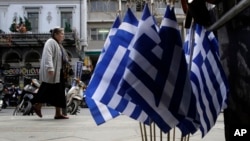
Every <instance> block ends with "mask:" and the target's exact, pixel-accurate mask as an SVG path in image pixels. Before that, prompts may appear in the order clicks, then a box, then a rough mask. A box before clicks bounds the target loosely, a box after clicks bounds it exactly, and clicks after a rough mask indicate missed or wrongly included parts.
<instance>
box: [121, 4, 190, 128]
mask: <svg viewBox="0 0 250 141" xmlns="http://www.w3.org/2000/svg"><path fill="white" fill-rule="evenodd" d="M166 12H167V14H166V15H169V12H173V11H170V7H168V8H167V11H166ZM173 14H174V13H173ZM170 15H172V14H170ZM172 16H173V15H172ZM156 27H157V26H156V23H155V20H154V17H153V16H152V15H151V14H150V11H149V8H148V7H147V5H146V6H145V8H144V11H143V15H142V18H141V20H140V22H139V27H138V32H137V34H136V35H135V38H134V40H133V41H134V42H133V43H132V47H131V48H130V50H131V52H130V54H129V58H130V59H129V62H128V64H127V68H126V70H125V74H124V77H123V81H122V83H121V89H120V90H119V92H118V93H119V94H120V95H122V96H124V95H129V96H130V97H131V98H132V101H135V103H137V104H138V105H140V106H141V107H142V108H143V110H144V111H145V112H146V113H147V114H148V115H149V117H150V118H151V120H152V121H153V122H155V123H156V124H157V126H158V127H159V128H160V129H161V130H162V131H164V132H168V131H169V130H170V129H172V128H173V127H175V126H176V125H178V124H179V123H180V121H181V119H183V120H184V119H185V116H186V115H187V113H188V111H187V110H188V109H189V107H190V105H193V103H191V99H192V98H191V94H192V90H191V84H190V81H189V75H188V73H187V63H186V60H185V56H184V52H183V49H182V41H181V36H180V33H179V29H178V24H177V23H176V19H169V17H165V18H164V19H163V22H162V26H161V28H160V31H159V33H158V32H157V28H156ZM192 100H194V99H192ZM193 108H194V107H193Z"/></svg>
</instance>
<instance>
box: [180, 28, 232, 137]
mask: <svg viewBox="0 0 250 141" xmlns="http://www.w3.org/2000/svg"><path fill="white" fill-rule="evenodd" d="M184 49H185V55H186V59H187V62H188V63H189V66H190V79H191V83H192V89H193V92H194V95H195V97H196V99H197V104H196V106H197V110H198V114H199V120H200V124H201V126H200V130H201V132H202V136H203V137H204V136H205V135H206V134H207V133H208V131H209V130H210V129H211V128H212V127H213V126H214V124H215V122H216V120H217V117H218V115H219V113H220V112H221V110H222V109H224V108H226V107H227V96H228V90H229V87H228V82H227V79H226V75H225V73H224V71H223V68H222V65H221V64H220V58H219V47H218V42H217V39H216V38H215V36H214V34H213V33H212V32H209V31H206V29H205V28H204V27H202V26H201V25H198V24H194V25H193V27H192V28H191V29H190V31H189V34H188V35H187V38H186V42H185V44H184Z"/></svg>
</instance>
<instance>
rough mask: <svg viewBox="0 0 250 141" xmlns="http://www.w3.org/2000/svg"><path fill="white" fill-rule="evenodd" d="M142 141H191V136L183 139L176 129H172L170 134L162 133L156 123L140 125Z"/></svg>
mask: <svg viewBox="0 0 250 141" xmlns="http://www.w3.org/2000/svg"><path fill="white" fill-rule="evenodd" d="M139 127H140V133H141V141H189V139H190V135H189V134H188V135H186V136H184V137H182V135H181V132H178V130H176V128H173V129H171V130H170V131H169V132H168V133H164V132H162V131H161V130H160V129H159V128H158V127H157V125H156V124H155V123H151V124H150V125H145V124H143V123H139Z"/></svg>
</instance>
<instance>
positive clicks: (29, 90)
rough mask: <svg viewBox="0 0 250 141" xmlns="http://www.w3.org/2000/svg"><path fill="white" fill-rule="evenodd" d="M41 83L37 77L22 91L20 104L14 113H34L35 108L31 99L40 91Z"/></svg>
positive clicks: (15, 114)
mask: <svg viewBox="0 0 250 141" xmlns="http://www.w3.org/2000/svg"><path fill="white" fill-rule="evenodd" d="M39 87H40V83H39V82H38V80H37V79H31V83H30V84H27V85H26V86H25V87H24V88H23V91H22V94H21V97H20V100H19V104H18V105H17V106H16V108H15V110H14V112H13V115H14V116H17V115H30V114H32V115H33V108H32V103H31V100H32V99H33V98H34V95H35V94H36V93H37V92H38V89H39Z"/></svg>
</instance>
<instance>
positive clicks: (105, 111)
mask: <svg viewBox="0 0 250 141" xmlns="http://www.w3.org/2000/svg"><path fill="white" fill-rule="evenodd" d="M120 24H121V20H120V16H119V15H118V16H117V17H116V19H115V21H114V23H113V25H112V27H111V29H110V31H109V34H108V36H107V38H106V41H105V43H104V46H103V49H102V52H101V54H100V56H99V58H98V61H97V63H96V65H98V64H99V61H100V60H102V57H103V56H104V54H105V51H106V50H107V48H108V47H109V45H110V42H111V40H112V38H113V36H114V35H115V33H116V31H117V29H118V27H119V26H120ZM92 76H94V75H92ZM86 102H87V104H88V108H89V110H90V112H91V114H92V116H93V117H94V119H95V122H96V124H97V125H99V124H102V123H105V122H106V121H108V120H110V119H113V118H115V117H117V116H119V115H120V113H119V112H118V111H116V110H113V109H111V108H109V107H107V106H106V105H105V104H103V103H101V102H98V101H96V100H94V99H92V98H89V97H86Z"/></svg>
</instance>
